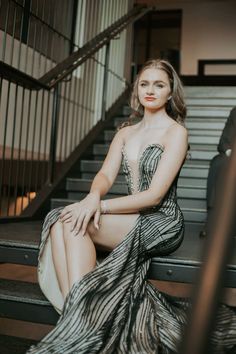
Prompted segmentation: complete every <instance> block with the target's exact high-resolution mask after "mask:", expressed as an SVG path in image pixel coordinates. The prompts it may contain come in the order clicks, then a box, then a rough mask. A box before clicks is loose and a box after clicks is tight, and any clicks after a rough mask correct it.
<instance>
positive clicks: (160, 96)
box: [138, 68, 171, 111]
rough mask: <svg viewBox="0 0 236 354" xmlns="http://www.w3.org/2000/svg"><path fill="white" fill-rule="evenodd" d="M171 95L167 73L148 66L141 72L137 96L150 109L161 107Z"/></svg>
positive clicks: (154, 109)
mask: <svg viewBox="0 0 236 354" xmlns="http://www.w3.org/2000/svg"><path fill="white" fill-rule="evenodd" d="M170 96H171V87H170V82H169V78H168V75H167V74H166V72H165V71H163V70H161V69H155V68H149V69H146V70H144V71H143V72H142V74H141V75H140V78H139V82H138V98H139V101H140V103H141V105H142V106H143V107H144V108H145V109H147V110H150V111H156V110H159V109H160V108H163V107H164V106H165V104H166V102H167V100H168V98H169V97H170Z"/></svg>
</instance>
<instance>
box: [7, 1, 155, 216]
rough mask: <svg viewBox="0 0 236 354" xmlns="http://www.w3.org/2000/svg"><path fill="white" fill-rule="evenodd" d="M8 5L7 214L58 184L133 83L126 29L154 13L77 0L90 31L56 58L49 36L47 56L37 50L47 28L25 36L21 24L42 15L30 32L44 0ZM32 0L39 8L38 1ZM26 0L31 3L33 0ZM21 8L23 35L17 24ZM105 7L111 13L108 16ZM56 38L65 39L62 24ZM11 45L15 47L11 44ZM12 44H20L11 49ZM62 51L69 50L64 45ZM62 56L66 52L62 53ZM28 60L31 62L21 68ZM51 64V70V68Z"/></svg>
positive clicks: (45, 23) (81, 19) (17, 212)
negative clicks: (127, 72)
mask: <svg viewBox="0 0 236 354" xmlns="http://www.w3.org/2000/svg"><path fill="white" fill-rule="evenodd" d="M3 3H5V4H6V2H4V1H3V2H1V5H0V6H1V7H0V9H1V8H2V4H3ZM8 3H11V6H12V4H14V5H15V7H14V6H12V8H14V11H13V12H12V10H10V5H9V4H7V7H6V9H7V12H6V14H5V16H4V19H5V24H4V26H3V25H0V28H3V27H4V30H3V31H0V33H1V36H3V39H5V41H3V42H1V44H2V47H1V48H2V50H1V49H0V53H1V54H0V55H2V56H1V58H2V60H1V62H0V69H1V73H0V114H1V119H0V158H1V160H0V217H8V216H16V215H20V214H21V212H22V211H23V210H24V209H25V208H26V206H28V205H29V203H30V202H31V200H32V199H33V198H35V195H36V196H37V195H38V194H39V191H40V190H41V189H42V188H44V186H46V185H50V184H52V183H53V181H54V180H55V178H56V176H57V175H58V174H59V173H60V169H61V168H62V167H63V165H64V164H65V161H66V160H67V159H68V158H69V156H70V155H71V154H72V152H73V151H74V150H75V148H76V147H77V146H78V145H79V144H80V143H81V141H82V140H83V139H84V138H85V137H86V135H87V134H88V132H89V131H91V129H92V128H93V127H94V126H95V125H96V124H97V122H98V121H99V120H101V119H104V118H105V113H106V111H107V110H108V109H109V108H110V107H111V106H112V104H113V103H114V102H115V101H116V100H117V98H118V97H119V96H120V95H121V94H122V92H124V90H125V89H126V87H127V84H128V82H127V80H126V78H125V77H124V71H125V61H126V54H127V53H126V51H127V41H126V36H127V28H129V27H128V26H129V24H131V23H132V22H133V21H134V20H136V19H137V18H139V17H140V16H142V15H143V14H144V12H145V11H148V10H147V9H146V10H143V9H140V8H139V9H138V8H136V9H133V10H131V11H130V12H128V13H127V9H128V8H127V6H128V1H122V2H117V1H110V2H109V4H110V5H109V6H108V8H107V7H105V8H103V6H104V4H105V3H103V2H96V6H95V7H94V6H92V5H93V2H92V1H85V0H81V1H78V3H77V8H78V11H77V21H75V20H74V22H76V23H77V30H76V33H78V28H79V29H81V30H83V36H82V37H81V33H80V38H77V39H76V38H74V39H73V40H74V41H75V42H76V43H77V44H81V43H82V44H83V43H84V42H85V44H84V45H83V46H82V47H81V48H80V49H79V50H78V49H77V48H78V46H77V47H76V43H73V42H72V41H71V42H70V46H73V48H74V49H75V52H73V53H71V54H70V55H69V56H68V51H67V50H66V51H67V58H66V59H64V58H63V61H62V62H59V63H58V64H57V63H56V61H55V60H54V54H55V53H56V52H54V50H52V51H50V48H48V47H49V44H48V43H52V47H54V46H55V44H53V41H48V42H47V36H45V46H46V47H47V48H46V49H45V51H47V55H46V54H45V53H44V52H43V54H42V53H41V52H39V51H38V47H37V43H40V40H36V38H42V35H41V30H42V29H40V27H39V28H38V29H37V30H35V32H34V34H35V35H34V38H35V40H34V41H31V40H30V38H29V36H28V37H24V36H23V33H25V31H26V29H25V31H23V30H22V28H23V27H24V26H25V28H26V27H27V26H26V25H23V24H22V23H23V22H24V21H26V20H27V19H30V18H31V17H32V18H34V20H35V21H34V22H33V20H32V21H28V22H29V23H28V25H29V26H28V31H30V26H32V24H31V23H37V21H39V18H40V10H39V6H36V5H37V4H39V2H38V1H36V2H34V3H35V4H36V5H35V7H31V8H30V11H28V10H27V11H23V10H24V5H23V4H22V2H18V1H10V2H8ZM30 3H31V6H32V4H33V1H32V2H30ZM52 3H55V2H54V1H52ZM24 4H26V5H27V6H28V5H29V2H27V1H26V2H25V3H24ZM98 4H100V5H99V6H100V7H99V6H98ZM88 5H90V6H88ZM44 6H47V5H46V2H44ZM112 6H113V7H112ZM19 9H20V10H21V17H20V18H21V21H20V22H21V25H20V28H21V31H18V32H19V33H20V34H19V36H18V37H19V38H18V37H17V36H16V35H15V34H16V31H14V28H16V27H17V25H16V18H17V16H16V13H17V11H19ZM91 11H92V13H94V14H95V13H96V12H97V17H96V16H95V20H94V21H88V19H89V16H90V15H91ZM104 11H105V12H108V13H110V14H111V15H110V17H109V16H108V17H107V16H104ZM11 12H12V13H13V15H12V16H13V18H11V17H10V13H11ZM45 13H46V11H45V10H42V9H41V15H42V14H44V15H43V16H44V18H43V21H42V25H41V27H42V28H44V27H45V26H48V28H49V32H50V31H52V28H54V27H55V26H54V25H53V24H54V22H56V20H55V19H54V20H52V22H50V21H49V20H48V21H47V20H46V17H45V16H46V14H45ZM99 14H100V15H99ZM99 16H100V18H99ZM25 17H26V19H25ZM36 17H37V18H36ZM1 18H2V17H1V15H0V19H1ZM10 18H11V20H10ZM116 19H117V21H115V20H116ZM6 23H12V26H11V27H9V26H8V24H6ZM53 26H54V27H53ZM78 26H79V27H78ZM101 29H102V30H103V31H102V32H101ZM100 32H101V33H100ZM97 33H99V34H97ZM14 35H15V37H14ZM55 36H56V37H59V34H58V30H56V31H55ZM23 37H24V38H23ZM49 37H50V36H49ZM62 37H63V41H65V40H67V41H68V40H69V39H68V38H66V37H65V35H64V34H62ZM91 38H92V39H91ZM25 41H26V43H25ZM9 43H11V44H12V46H10V47H9ZM56 43H59V42H56ZM68 43H69V42H68ZM71 43H73V45H72V44H71ZM59 47H60V46H59ZM62 47H63V45H62ZM9 48H13V49H11V50H10V54H9ZM17 48H18V51H19V52H17ZM48 50H49V52H48ZM57 50H59V52H62V49H60V48H58V49H57ZM53 53H54V54H53ZM3 54H4V55H3ZM16 54H17V55H16ZM22 55H23V57H24V58H25V60H24V61H23V60H22ZM63 56H65V53H64V54H63V53H61V54H60V55H59V56H58V58H59V59H61V58H62V57H63ZM15 57H17V58H18V59H17V60H16V61H15V59H14V58H15ZM42 57H43V58H42ZM19 58H20V59H19ZM58 61H59V60H58ZM25 62H26V63H27V64H26V65H23V66H22V63H25ZM42 63H44V64H43V65H42ZM36 67H37V68H38V71H37V72H36ZM42 67H43V68H44V70H42ZM22 68H23V69H22ZM46 68H47V69H50V70H49V71H48V72H46V71H47V70H46ZM40 73H43V76H40V75H39V74H40Z"/></svg>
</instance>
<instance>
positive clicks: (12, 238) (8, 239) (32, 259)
mask: <svg viewBox="0 0 236 354" xmlns="http://www.w3.org/2000/svg"><path fill="white" fill-rule="evenodd" d="M41 228H42V221H41V220H40V221H21V222H13V223H10V222H9V223H1V224H0V262H5V263H10V262H11V263H17V264H25V265H37V263H38V260H37V259H38V247H39V240H40V233H41Z"/></svg>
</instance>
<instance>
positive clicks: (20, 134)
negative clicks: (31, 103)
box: [14, 88, 25, 215]
mask: <svg viewBox="0 0 236 354" xmlns="http://www.w3.org/2000/svg"><path fill="white" fill-rule="evenodd" d="M21 102H22V103H21V112H20V127H19V145H18V146H19V147H18V157H17V166H16V174H15V190H14V200H16V199H17V196H18V194H19V187H18V184H20V181H21V179H20V178H19V169H20V160H21V143H22V133H23V117H24V116H23V114H24V104H23V103H24V102H25V89H24V88H23V89H22V99H21ZM16 206H17V205H16V203H15V210H14V214H15V215H16ZM21 211H22V209H21V208H20V212H21Z"/></svg>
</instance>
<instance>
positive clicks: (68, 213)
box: [60, 193, 101, 235]
mask: <svg viewBox="0 0 236 354" xmlns="http://www.w3.org/2000/svg"><path fill="white" fill-rule="evenodd" d="M100 215H101V206H100V196H99V195H98V194H97V193H89V194H88V195H87V196H86V197H85V198H84V199H82V200H81V201H80V202H76V203H73V204H70V205H67V206H66V207H65V208H64V209H63V210H62V212H61V214H60V221H61V222H66V223H68V222H70V223H71V231H74V233H75V235H77V234H78V233H79V232H80V231H81V232H82V235H84V234H85V232H86V229H87V226H88V223H89V221H90V219H91V218H92V216H94V226H95V227H96V228H97V229H98V228H99V220H100Z"/></svg>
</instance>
